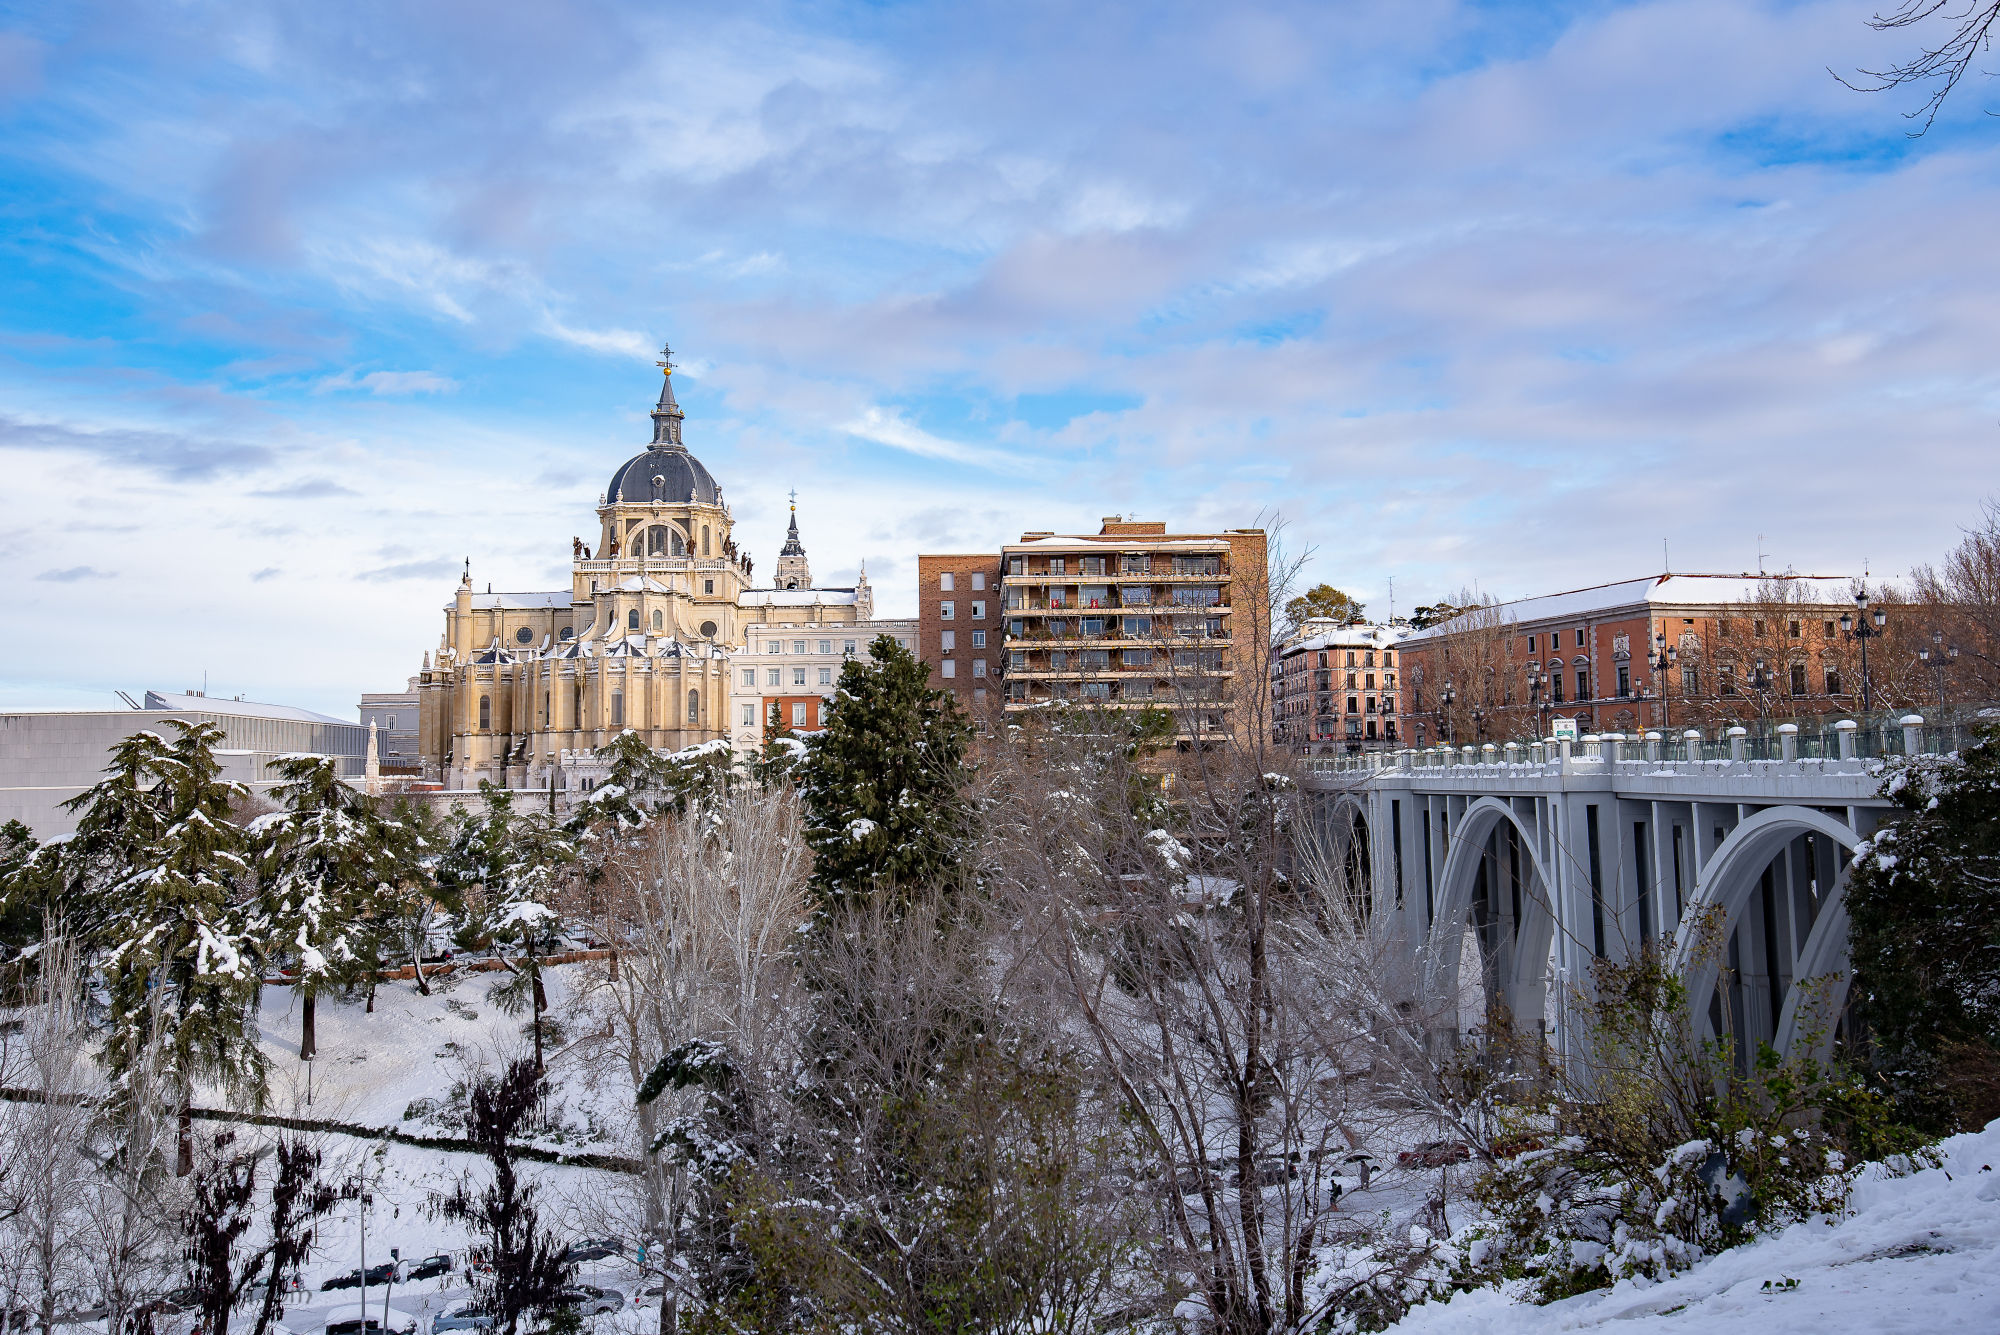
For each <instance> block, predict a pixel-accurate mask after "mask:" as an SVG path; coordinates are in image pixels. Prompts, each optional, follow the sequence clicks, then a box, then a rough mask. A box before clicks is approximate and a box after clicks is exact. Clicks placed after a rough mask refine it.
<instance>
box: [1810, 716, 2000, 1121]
mask: <svg viewBox="0 0 2000 1335" xmlns="http://www.w3.org/2000/svg"><path fill="white" fill-rule="evenodd" d="M1887 792H1888V795H1889V797H1890V798H1891V799H1892V800H1894V802H1895V803H1896V806H1897V808H1898V814H1897V816H1896V817H1895V819H1894V820H1893V821H1891V822H1890V824H1889V825H1888V826H1887V827H1886V828H1884V829H1882V830H1880V831H1878V832H1877V833H1876V834H1875V836H1874V837H1873V838H1872V839H1871V840H1869V841H1868V843H1867V844H1865V845H1863V846H1862V848H1861V849H1859V850H1858V851H1857V853H1856V855H1855V859H1854V866H1853V869H1852V871H1851V872H1850V879H1849V883H1848V889H1847V912H1848V918H1849V940H1850V942H1851V954H1852V958H1853V962H1854V973H1855V989H1856V991H1855V996H1856V1010H1857V1012H1858V1014H1859V1016H1860V1018H1861V1019H1862V1020H1863V1021H1864V1022H1865V1024H1866V1026H1867V1030H1868V1036H1869V1038H1870V1041H1871V1043H1872V1047H1873V1053H1872V1060H1873V1064H1874V1066H1875V1069H1876V1071H1877V1073H1878V1075H1879V1076H1880V1077H1881V1078H1882V1080H1883V1081H1884V1083H1885V1084H1886V1085H1887V1086H1888V1087H1889V1088H1890V1090H1891V1091H1892V1092H1893V1093H1894V1094H1895V1096H1896V1098H1897V1101H1898V1103H1899V1105H1900V1107H1901V1108H1902V1110H1903V1112H1904V1114H1905V1115H1906V1116H1909V1117H1910V1118H1911V1119H1912V1120H1913V1121H1914V1122H1915V1123H1916V1124H1917V1125H1919V1126H1922V1127H1924V1128H1925V1129H1926V1130H1932V1131H1940V1132H1942V1131H1950V1130H1954V1129H1959V1128H1976V1127H1979V1126H1984V1125H1985V1124H1986V1122H1987V1121H1988V1119H1990V1118H1993V1117H1996V1116H2000V728H1993V727H1987V728H1983V729H1982V730H1981V734H1980V738H1979V740H1978V741H1977V742H1976V743H1975V744H1974V745H1972V746H1970V747H1967V748H1966V749H1965V750H1964V751H1962V752H1960V753H1959V754H1958V755H1955V756H1935V757H1923V758H1919V759H1917V760H1915V761H1913V762H1912V763H1911V764H1909V765H1907V766H1904V767H1900V768H1898V769H1897V770H1895V771H1893V772H1892V773H1891V775H1890V777H1889V780H1888V785H1887Z"/></svg>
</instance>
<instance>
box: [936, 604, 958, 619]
mask: <svg viewBox="0 0 2000 1335" xmlns="http://www.w3.org/2000/svg"><path fill="white" fill-rule="evenodd" d="M955 610H956V609H955V608H954V607H953V605H952V603H951V601H950V600H949V599H947V600H946V601H944V602H941V603H939V604H938V618H939V620H942V621H949V620H951V619H952V615H953V613H954V611H955Z"/></svg>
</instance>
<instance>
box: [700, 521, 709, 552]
mask: <svg viewBox="0 0 2000 1335" xmlns="http://www.w3.org/2000/svg"><path fill="white" fill-rule="evenodd" d="M701 554H702V555H703V556H707V555H708V525H706V524H703V525H702V526H701Z"/></svg>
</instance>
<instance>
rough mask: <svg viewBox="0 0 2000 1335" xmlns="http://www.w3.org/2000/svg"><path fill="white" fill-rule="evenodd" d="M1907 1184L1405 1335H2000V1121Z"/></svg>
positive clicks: (1474, 1301)
mask: <svg viewBox="0 0 2000 1335" xmlns="http://www.w3.org/2000/svg"><path fill="white" fill-rule="evenodd" d="M1940 1148H1941V1150H1942V1152H1943V1156H1944V1162H1943V1165H1942V1166H1941V1167H1939V1168H1933V1169H1926V1170H1924V1171H1922V1172H1919V1173H1914V1174H1912V1175H1910V1176H1908V1177H1900V1178H1896V1177H1888V1176H1886V1175H1884V1173H1883V1172H1882V1170H1881V1169H1880V1168H1879V1167H1872V1168H1870V1169H1868V1170H1867V1171H1866V1172H1865V1173H1864V1174H1863V1176H1862V1178H1861V1180H1860V1181H1859V1182H1858V1183H1857V1184H1856V1186H1855V1190H1854V1198H1853V1203H1852V1209H1853V1212H1852V1213H1851V1214H1850V1215H1849V1216H1848V1217H1847V1218H1845V1219H1841V1220H1839V1221H1836V1222H1834V1223H1831V1224H1829V1223H1827V1222H1824V1221H1821V1222H1808V1223H1803V1224H1795V1225H1793V1226H1792V1227H1791V1228H1788V1229H1786V1230H1784V1231H1783V1232H1782V1233H1778V1234H1774V1235H1773V1236H1771V1237H1768V1238H1765V1239H1763V1240H1761V1241H1759V1242H1757V1243H1754V1244H1752V1245H1750V1246H1746V1247H1739V1248H1737V1249H1735V1250H1734V1251H1729V1252H1725V1253H1723V1254H1721V1255H1719V1256H1715V1257H1711V1258H1710V1259H1709V1260H1707V1261H1704V1262H1702V1263H1701V1264H1700V1265H1698V1266H1696V1267H1695V1268H1694V1269H1692V1270H1690V1271H1688V1272H1686V1273H1685V1274H1682V1275H1679V1276H1676V1277H1675V1278H1673V1279H1671V1280H1667V1281H1666V1282H1664V1283H1659V1284H1651V1285H1640V1284H1633V1283H1624V1284H1620V1285H1618V1286H1617V1287H1616V1288H1613V1289H1608V1290H1605V1291H1603V1292H1600V1293H1591V1294H1584V1295H1581V1296H1579V1297H1575V1298H1569V1299H1565V1300H1564V1301H1562V1302H1558V1303H1551V1304H1550V1305H1548V1306H1547V1307H1534V1306H1528V1305H1524V1304H1519V1303H1512V1302H1509V1301H1507V1300H1506V1298H1504V1297H1503V1296H1501V1295H1500V1294H1498V1293H1496V1292H1492V1291H1483V1292H1479V1293H1471V1294H1462V1295H1460V1296H1459V1297H1457V1298H1454V1299H1453V1300H1452V1301H1451V1302H1449V1303H1432V1304H1429V1305H1427V1306H1424V1307H1420V1308H1418V1309H1417V1310H1416V1311H1414V1312H1412V1313H1411V1314H1410V1315H1409V1316H1408V1317H1406V1318H1405V1319H1404V1320H1403V1321H1402V1322H1401V1323H1400V1324H1398V1325H1397V1326H1395V1327H1393V1328H1392V1329H1394V1330H1395V1331H1396V1332H1397V1335H1530V1333H1531V1332H1533V1333H1534V1335H1540V1332H1544V1331H1557V1330H1595V1329H1599V1328H1609V1329H1612V1330H1616V1331H1617V1332H1619V1335H1648V1332H1653V1331H1660V1332H1667V1331H1672V1332H1679V1333H1681V1335H1687V1333H1688V1332H1700V1333H1701V1335H1736V1333H1739V1332H1740V1333H1741V1335H1794V1333H1795V1332H1796V1335H1850V1333H1851V1335H1862V1333H1863V1332H1867V1333H1868V1335H1875V1332H1884V1331H1910V1332H1922V1333H1923V1335H1950V1333H1951V1332H1959V1331H1965V1332H1980V1335H1993V1333H1994V1332H2000V1121H1995V1122H1993V1123H1992V1124H1990V1125H1989V1126H1987V1128H1986V1129H1985V1130H1984V1131H1980V1132H1976V1133H1972V1134H1968V1135H1962V1136H1954V1137H1952V1138H1951V1139H1950V1140H1947V1141H1945V1142H1944V1143H1943V1145H1942V1146H1941V1147H1940Z"/></svg>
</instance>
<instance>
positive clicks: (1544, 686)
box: [1528, 668, 1549, 739]
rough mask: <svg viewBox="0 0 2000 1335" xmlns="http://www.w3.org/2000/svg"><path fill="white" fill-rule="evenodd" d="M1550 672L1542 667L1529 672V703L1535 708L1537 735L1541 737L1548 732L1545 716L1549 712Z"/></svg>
mask: <svg viewBox="0 0 2000 1335" xmlns="http://www.w3.org/2000/svg"><path fill="white" fill-rule="evenodd" d="M1548 687H1549V674H1548V673H1546V672H1543V671H1542V670H1541V669H1540V668H1536V669H1535V670H1534V671H1532V672H1530V673H1529V674H1528V703H1529V704H1530V705H1532V706H1533V707H1534V710H1535V736H1536V738H1538V739H1539V738H1541V737H1542V736H1543V735H1545V734H1546V733H1547V732H1548V724H1547V722H1546V721H1545V720H1544V718H1543V716H1544V715H1545V714H1547V713H1548V710H1549V705H1548Z"/></svg>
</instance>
